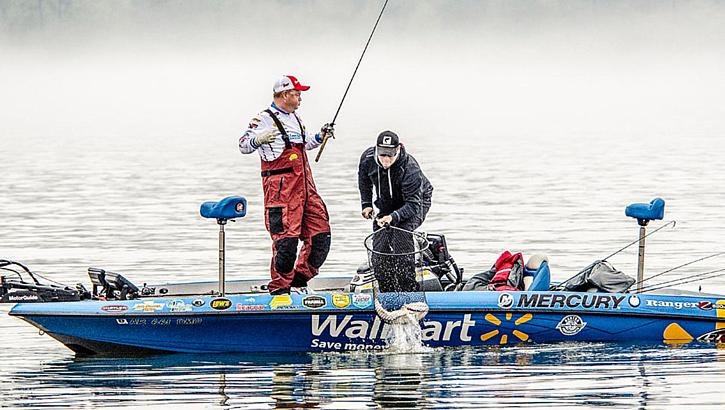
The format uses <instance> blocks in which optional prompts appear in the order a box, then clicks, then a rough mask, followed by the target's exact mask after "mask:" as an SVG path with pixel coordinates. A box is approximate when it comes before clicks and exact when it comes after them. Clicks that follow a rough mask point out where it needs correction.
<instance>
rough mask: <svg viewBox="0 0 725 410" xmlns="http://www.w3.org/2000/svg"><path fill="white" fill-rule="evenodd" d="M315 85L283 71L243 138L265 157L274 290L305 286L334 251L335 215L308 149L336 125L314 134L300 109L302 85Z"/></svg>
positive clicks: (244, 145) (248, 148)
mask: <svg viewBox="0 0 725 410" xmlns="http://www.w3.org/2000/svg"><path fill="white" fill-rule="evenodd" d="M309 89H310V87H309V86H306V85H302V84H301V83H300V82H299V81H298V80H297V78H295V77H293V76H291V75H286V76H283V77H281V78H280V79H279V80H277V82H276V83H275V84H274V88H273V91H274V97H273V102H272V105H271V106H270V107H269V108H267V109H265V110H264V111H262V112H260V113H259V114H258V115H257V116H256V117H254V118H252V121H251V122H250V123H249V128H247V130H246V132H245V133H244V135H242V137H241V138H240V139H239V150H240V151H241V152H242V153H243V154H251V153H252V152H255V151H256V152H258V153H259V156H260V158H261V160H262V161H261V162H262V188H263V190H264V208H265V210H264V223H265V225H266V227H267V230H268V231H269V233H270V235H271V236H272V241H273V243H272V263H271V267H270V271H271V275H272V281H271V282H269V293H271V294H273V295H277V294H286V293H290V289H291V288H303V289H304V288H305V287H306V286H307V282H308V281H309V280H310V279H312V278H313V277H314V276H315V275H317V273H318V271H319V268H320V266H322V264H323V263H324V262H325V259H327V254H328V252H329V251H330V238H331V237H330V224H329V220H330V217H329V215H328V213H327V207H326V206H325V203H324V202H323V201H322V198H321V197H320V195H319V194H318V193H317V188H316V187H315V181H314V180H313V179H312V170H311V169H310V164H309V161H308V159H307V153H306V150H311V149H314V148H317V147H318V146H319V145H320V144H321V143H322V140H323V139H324V137H325V136H330V137H331V136H332V135H333V132H334V130H333V128H332V125H330V124H325V126H324V127H322V129H321V130H320V132H319V133H317V134H315V135H313V136H309V135H307V133H306V132H305V126H304V124H303V123H302V119H301V118H300V117H299V115H297V113H296V110H297V108H299V106H300V103H301V102H302V91H307V90H309ZM299 240H302V249H301V250H300V254H299V257H298V256H297V245H298V242H299ZM303 291H304V290H303Z"/></svg>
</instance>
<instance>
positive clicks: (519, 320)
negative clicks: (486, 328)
mask: <svg viewBox="0 0 725 410" xmlns="http://www.w3.org/2000/svg"><path fill="white" fill-rule="evenodd" d="M533 318H534V316H533V315H532V314H531V313H526V314H524V315H522V316H516V317H514V314H513V313H511V312H507V313H506V314H505V315H504V319H503V320H501V319H499V318H498V317H497V316H496V315H494V314H492V313H487V314H486V316H484V318H483V319H484V320H485V321H486V322H488V323H490V324H492V325H494V326H496V327H498V328H499V329H493V330H491V331H490V332H486V333H484V334H482V335H481V341H482V342H486V341H489V340H491V339H493V338H495V337H496V336H499V335H501V336H500V337H499V338H498V343H499V344H502V345H505V344H507V343H508V341H509V336H513V337H515V338H517V339H518V340H520V341H522V342H526V341H528V340H529V335H528V334H526V333H524V332H522V331H521V330H518V329H516V327H517V326H520V325H522V324H524V323H526V322H528V321H529V320H531V319H533ZM504 322H506V323H505V324H504ZM511 322H513V325H512V324H511ZM474 324H475V322H474ZM502 325H504V326H502ZM511 328H513V330H511V332H510V333H509V331H508V329H511Z"/></svg>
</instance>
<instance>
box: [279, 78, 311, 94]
mask: <svg viewBox="0 0 725 410" xmlns="http://www.w3.org/2000/svg"><path fill="white" fill-rule="evenodd" d="M309 89H310V86H309V85H302V84H300V81H299V80H298V79H297V77H294V76H291V75H285V76H282V78H280V79H279V80H277V82H276V83H274V88H273V90H274V92H275V93H281V92H282V91H287V90H299V91H307V90H309Z"/></svg>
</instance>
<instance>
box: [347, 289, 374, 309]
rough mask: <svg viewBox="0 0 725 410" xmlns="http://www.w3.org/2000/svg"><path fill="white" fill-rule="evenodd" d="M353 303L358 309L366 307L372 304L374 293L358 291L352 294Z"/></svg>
mask: <svg viewBox="0 0 725 410" xmlns="http://www.w3.org/2000/svg"><path fill="white" fill-rule="evenodd" d="M352 304H353V306H355V307H356V308H358V309H365V308H367V307H370V306H372V304H373V295H372V294H370V293H358V294H354V295H352Z"/></svg>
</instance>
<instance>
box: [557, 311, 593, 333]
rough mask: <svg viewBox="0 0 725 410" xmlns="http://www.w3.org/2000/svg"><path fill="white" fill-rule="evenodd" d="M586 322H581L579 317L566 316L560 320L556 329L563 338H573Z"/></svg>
mask: <svg viewBox="0 0 725 410" xmlns="http://www.w3.org/2000/svg"><path fill="white" fill-rule="evenodd" d="M586 325H587V322H585V321H583V320H582V318H580V317H579V315H567V316H564V318H562V319H561V321H560V322H559V324H558V325H556V328H557V329H559V331H560V332H561V334H562V335H564V336H574V335H575V334H577V333H579V332H581V331H582V329H584V327H585V326H586Z"/></svg>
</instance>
